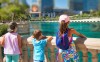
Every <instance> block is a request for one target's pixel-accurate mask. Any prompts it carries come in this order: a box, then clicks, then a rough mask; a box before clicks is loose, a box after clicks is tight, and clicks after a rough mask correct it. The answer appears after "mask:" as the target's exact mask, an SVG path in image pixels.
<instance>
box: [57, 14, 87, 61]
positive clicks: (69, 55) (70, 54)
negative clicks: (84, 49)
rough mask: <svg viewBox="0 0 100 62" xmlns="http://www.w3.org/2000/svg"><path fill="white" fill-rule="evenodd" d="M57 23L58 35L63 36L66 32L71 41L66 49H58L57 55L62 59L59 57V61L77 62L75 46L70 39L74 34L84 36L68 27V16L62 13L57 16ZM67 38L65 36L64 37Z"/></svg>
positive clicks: (70, 39)
mask: <svg viewBox="0 0 100 62" xmlns="http://www.w3.org/2000/svg"><path fill="white" fill-rule="evenodd" d="M59 23H60V28H59V33H58V35H59V36H63V35H64V34H65V33H66V32H67V33H68V39H69V42H70V41H71V44H70V47H69V48H68V49H67V50H63V49H59V52H60V54H59V55H58V59H59V56H62V59H60V61H59V62H78V59H79V57H78V54H77V53H76V48H75V44H74V41H73V40H72V35H73V34H75V35H77V36H79V37H82V38H86V37H85V36H84V35H82V34H80V33H79V32H77V31H76V30H75V29H73V28H68V25H69V23H70V19H69V16H67V15H65V14H63V15H61V16H60V17H59ZM66 38H67V37H66Z"/></svg>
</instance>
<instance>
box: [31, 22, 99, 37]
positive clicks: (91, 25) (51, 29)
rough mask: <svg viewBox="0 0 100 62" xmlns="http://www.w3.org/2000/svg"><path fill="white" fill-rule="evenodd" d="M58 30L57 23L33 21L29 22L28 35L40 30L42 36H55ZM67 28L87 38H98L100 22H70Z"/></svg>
mask: <svg viewBox="0 0 100 62" xmlns="http://www.w3.org/2000/svg"><path fill="white" fill-rule="evenodd" d="M58 28H59V23H58V22H45V21H44V22H43V21H42V22H40V21H33V22H30V35H31V34H32V32H33V31H34V30H35V29H40V30H41V31H42V32H43V34H44V35H51V36H56V32H57V31H58ZM69 28H74V29H76V30H77V31H78V32H80V33H82V34H84V35H85V36H87V37H89V38H100V22H70V24H69ZM74 36H75V35H74Z"/></svg>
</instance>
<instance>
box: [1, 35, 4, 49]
mask: <svg viewBox="0 0 100 62" xmlns="http://www.w3.org/2000/svg"><path fill="white" fill-rule="evenodd" d="M0 44H1V46H3V47H4V44H5V36H2V37H0Z"/></svg>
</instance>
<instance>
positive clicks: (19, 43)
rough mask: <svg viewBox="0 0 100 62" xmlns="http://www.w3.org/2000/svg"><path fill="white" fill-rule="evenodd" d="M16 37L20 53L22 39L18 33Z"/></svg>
mask: <svg viewBox="0 0 100 62" xmlns="http://www.w3.org/2000/svg"><path fill="white" fill-rule="evenodd" d="M17 37H18V46H19V50H20V54H22V39H21V36H20V35H18V36H17Z"/></svg>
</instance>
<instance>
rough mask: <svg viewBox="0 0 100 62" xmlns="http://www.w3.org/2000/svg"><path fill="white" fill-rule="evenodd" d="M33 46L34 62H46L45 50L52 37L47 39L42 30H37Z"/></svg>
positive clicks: (34, 34)
mask: <svg viewBox="0 0 100 62" xmlns="http://www.w3.org/2000/svg"><path fill="white" fill-rule="evenodd" d="M33 36H34V38H33V40H32V43H33V46H34V58H33V59H34V62H44V49H45V46H46V44H47V41H51V40H52V39H53V38H52V36H48V37H45V36H43V35H42V32H41V31H40V30H35V31H34V33H33Z"/></svg>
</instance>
